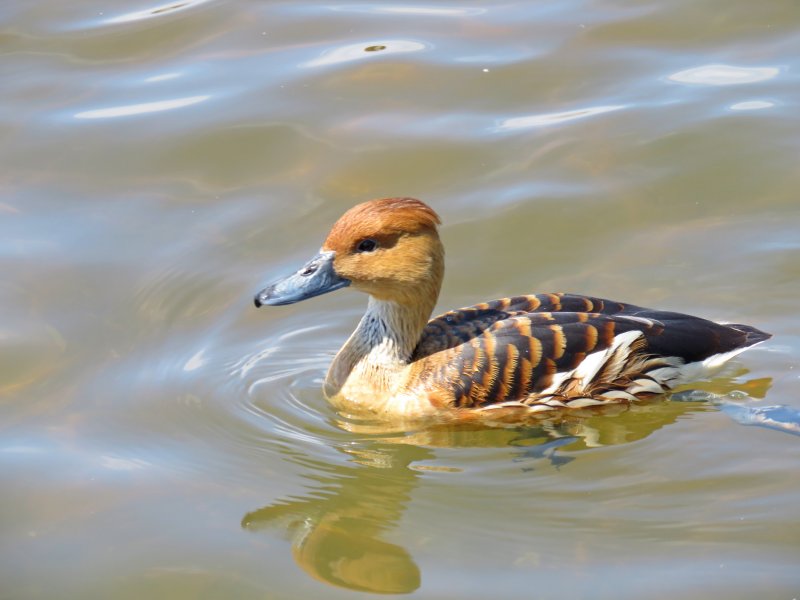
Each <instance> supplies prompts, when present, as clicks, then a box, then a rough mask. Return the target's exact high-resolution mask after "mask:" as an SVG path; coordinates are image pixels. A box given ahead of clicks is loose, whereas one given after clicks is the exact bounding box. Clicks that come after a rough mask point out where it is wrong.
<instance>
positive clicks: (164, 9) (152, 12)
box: [105, 0, 210, 25]
mask: <svg viewBox="0 0 800 600" xmlns="http://www.w3.org/2000/svg"><path fill="white" fill-rule="evenodd" d="M209 1H210V0H181V1H179V2H170V3H168V4H161V5H158V6H154V7H152V8H148V9H146V10H137V11H134V12H129V13H125V14H123V15H119V16H117V17H111V18H110V19H106V21H105V23H106V24H109V25H115V24H118V23H129V22H131V21H141V20H142V19H151V18H153V17H158V16H161V15H165V14H170V13H174V12H177V11H180V10H185V9H187V8H192V7H193V6H197V5H198V4H205V3H206V2H209Z"/></svg>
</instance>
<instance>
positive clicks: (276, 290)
mask: <svg viewBox="0 0 800 600" xmlns="http://www.w3.org/2000/svg"><path fill="white" fill-rule="evenodd" d="M439 223H440V220H439V216H438V215H437V214H436V213H435V212H434V211H433V209H432V208H430V207H429V206H428V205H427V204H425V203H424V202H421V201H419V200H415V199H414V198H383V199H380V200H370V201H369V202H364V203H363V204H359V205H357V206H354V207H353V208H351V209H350V210H348V211H347V212H346V213H345V214H344V215H342V217H341V218H340V219H339V220H338V221H337V222H336V223H335V224H334V226H333V227H332V228H331V231H330V233H329V234H328V237H327V238H326V239H325V242H324V243H323V245H322V251H321V252H320V254H319V255H317V256H315V257H314V258H313V259H312V260H311V261H310V262H309V263H307V264H306V265H305V266H304V267H303V268H302V269H300V270H299V271H298V272H297V273H295V274H293V275H290V276H289V277H287V278H285V279H283V280H281V281H279V282H277V283H275V284H273V285H272V286H270V287H268V288H266V289H265V290H263V291H262V292H260V293H259V294H258V295H257V296H256V306H261V305H262V304H289V303H292V302H298V301H299V300H304V299H305V298H310V297H312V296H317V295H319V294H323V293H325V292H329V291H333V290H334V289H338V288H340V287H344V286H347V285H352V286H353V287H355V288H356V289H359V290H361V291H363V292H366V293H368V294H370V295H371V296H374V297H375V298H377V299H379V300H389V301H394V302H397V303H399V304H414V303H419V302H420V300H421V299H424V300H425V303H426V304H427V303H428V301H429V300H430V299H431V297H432V299H433V301H434V302H435V299H436V297H437V296H438V294H439V288H440V286H441V281H442V276H443V274H444V250H443V248H442V244H441V241H440V240H439V235H438V233H437V231H436V226H437V225H438V224H439Z"/></svg>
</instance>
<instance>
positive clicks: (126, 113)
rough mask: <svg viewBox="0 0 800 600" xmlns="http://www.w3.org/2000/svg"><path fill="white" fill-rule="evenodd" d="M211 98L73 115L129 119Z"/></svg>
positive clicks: (106, 109)
mask: <svg viewBox="0 0 800 600" xmlns="http://www.w3.org/2000/svg"><path fill="white" fill-rule="evenodd" d="M210 97H211V96H208V95H206V96H189V97H187V98H174V99H172V100H158V101H156V102H144V103H142V104H127V105H124V106H112V107H109V108H98V109H94V110H86V111H83V112H79V113H76V114H75V118H76V119H114V118H117V117H131V116H133V115H142V114H147V113H154V112H163V111H165V110H174V109H176V108H183V107H185V106H191V105H192V104H198V103H200V102H203V101H205V100H208V99H209V98H210Z"/></svg>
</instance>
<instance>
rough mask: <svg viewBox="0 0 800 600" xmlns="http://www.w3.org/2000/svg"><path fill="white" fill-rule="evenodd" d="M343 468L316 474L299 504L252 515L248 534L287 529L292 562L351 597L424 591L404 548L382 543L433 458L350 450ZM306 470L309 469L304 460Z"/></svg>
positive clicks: (392, 450) (396, 450)
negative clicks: (418, 467)
mask: <svg viewBox="0 0 800 600" xmlns="http://www.w3.org/2000/svg"><path fill="white" fill-rule="evenodd" d="M340 450H341V451H343V452H345V453H347V454H348V455H349V458H350V461H348V464H346V465H338V466H337V467H336V468H335V470H334V469H332V468H330V467H326V466H322V465H320V467H321V468H322V469H324V470H325V471H327V472H324V473H316V474H315V475H314V479H316V480H317V481H318V482H319V484H318V486H315V487H314V488H313V489H311V490H309V492H308V494H306V495H305V496H301V497H299V498H289V499H286V500H281V501H279V502H276V503H275V504H272V505H270V506H265V507H264V508H260V509H258V510H255V511H253V512H250V513H248V514H246V515H245V516H244V519H242V526H243V527H244V528H246V529H250V530H259V529H263V528H265V527H270V526H272V527H275V526H277V527H280V528H285V529H286V531H287V532H288V533H289V535H290V537H291V541H292V554H293V555H294V559H295V562H297V564H298V565H299V566H300V567H301V568H302V569H303V570H304V571H305V572H306V573H308V574H309V575H311V576H312V577H314V578H316V579H319V580H321V581H324V582H326V583H330V584H333V585H336V586H340V587H345V588H349V589H353V590H360V591H367V592H379V593H389V594H402V593H408V592H413V591H414V590H416V589H417V588H418V587H419V584H420V572H419V568H418V567H417V565H416V563H415V562H414V560H413V559H412V558H411V555H410V554H409V553H408V552H407V551H406V550H405V549H404V548H402V547H401V546H398V545H396V544H392V543H390V542H387V541H385V540H383V539H382V536H383V534H384V533H385V532H386V531H387V530H388V529H391V528H392V527H393V526H394V525H395V524H396V523H397V522H398V521H399V519H400V517H401V516H402V513H403V511H404V510H405V507H406V504H407V503H408V499H409V494H410V492H411V490H412V489H414V487H416V484H417V478H418V477H419V472H418V471H415V470H414V469H412V468H410V466H411V464H412V463H414V462H417V461H423V460H428V459H430V458H431V457H432V454H431V451H430V450H428V449H425V448H421V447H417V446H408V445H391V444H385V443H380V442H377V443H373V444H371V445H370V447H369V449H367V448H366V447H365V446H362V447H361V448H356V447H349V446H345V447H342V448H340ZM304 463H306V464H308V461H307V460H305V461H304Z"/></svg>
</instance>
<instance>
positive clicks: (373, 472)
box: [241, 380, 769, 594]
mask: <svg viewBox="0 0 800 600" xmlns="http://www.w3.org/2000/svg"><path fill="white" fill-rule="evenodd" d="M716 383H717V389H720V385H721V386H722V387H723V388H724V387H725V385H726V384H725V382H724V381H723V382H721V383H720V382H719V381H718V382H716ZM729 385H730V386H732V387H736V388H740V389H741V388H744V389H748V391H752V392H753V393H754V394H755V395H758V394H762V393H764V392H765V391H766V389H767V388H768V387H769V381H768V380H755V381H752V382H746V383H744V384H742V383H741V382H738V384H737V383H736V382H734V381H733V380H731V382H730V384H729ZM684 400H686V399H684ZM707 410H715V409H714V408H713V407H712V406H711V405H709V403H708V402H702V401H694V402H692V401H681V402H670V401H655V402H649V403H641V404H637V405H634V406H631V407H622V406H613V407H607V408H606V409H605V410H601V411H597V410H595V411H593V412H592V413H584V415H583V416H575V414H574V413H570V414H569V415H562V416H560V417H557V418H555V419H553V420H548V421H541V422H539V423H538V424H537V425H536V426H530V427H516V428H508V429H487V428H481V427H478V426H473V427H464V426H459V427H456V426H452V425H450V426H447V425H440V426H436V427H431V428H427V429H424V430H421V431H416V432H407V433H406V434H404V435H398V433H397V432H396V431H392V430H387V432H386V437H384V438H371V439H370V438H366V439H364V438H362V439H358V440H351V441H348V442H344V443H341V442H339V443H338V445H337V450H338V451H339V452H340V453H342V455H344V456H345V457H346V461H344V462H343V464H332V463H330V462H325V463H323V462H320V461H317V460H314V459H313V458H311V457H310V456H307V455H303V454H302V453H300V452H298V451H297V450H290V449H284V450H283V452H284V453H286V454H287V456H288V458H289V460H291V461H292V462H293V463H295V464H297V465H298V466H300V467H301V468H302V469H303V470H304V471H305V472H306V475H305V476H306V477H307V478H308V479H311V480H313V481H314V484H312V486H310V488H309V489H308V490H307V491H306V493H304V494H303V495H301V496H290V497H287V498H284V499H280V500H277V501H276V502H273V503H272V504H269V505H267V506H264V507H262V508H259V509H256V510H253V511H251V512H249V513H247V514H246V515H245V516H244V517H243V519H242V522H241V525H242V527H243V528H245V529H247V530H250V531H262V530H266V529H279V530H283V531H285V532H286V534H287V535H288V536H289V539H290V540H291V545H292V555H293V557H294V560H295V562H296V563H297V565H298V566H299V567H300V568H301V569H302V570H303V571H305V572H306V573H307V574H308V575H310V576H311V577H313V578H315V579H317V580H319V581H322V582H325V583H328V584H331V585H334V586H337V587H344V588H348V589H352V590H358V591H366V592H374V593H394V594H401V593H410V592H413V591H414V590H416V589H417V588H418V587H419V586H420V584H421V577H422V576H421V572H420V568H419V566H418V565H417V563H416V562H415V560H414V557H413V556H412V554H411V553H410V552H409V551H408V549H406V548H404V547H403V546H401V545H398V544H396V543H392V542H390V541H387V540H386V539H385V537H387V536H388V535H389V534H390V532H391V531H392V529H394V528H396V527H397V525H398V523H399V522H400V520H401V518H402V515H403V513H404V511H405V510H406V508H407V506H408V504H409V501H410V498H411V493H412V491H413V490H414V489H415V488H416V487H417V486H418V485H419V484H420V480H421V477H422V473H430V472H442V471H444V472H453V471H460V470H461V469H460V468H459V467H453V466H449V465H440V464H436V462H437V454H436V449H437V448H454V447H470V448H487V449H489V448H493V449H495V450H496V449H498V448H507V449H508V453H507V454H503V455H502V456H505V457H506V458H505V460H502V459H501V462H500V463H499V464H497V465H494V466H492V468H498V469H502V468H507V467H508V466H509V464H511V465H513V466H514V467H515V468H518V469H519V476H520V477H524V476H525V474H526V473H530V472H534V471H538V470H541V469H554V470H560V469H562V468H568V467H569V464H570V463H571V462H572V461H575V460H577V459H578V458H579V455H578V453H579V452H581V451H590V450H591V449H592V448H595V447H599V446H608V445H616V444H626V443H629V442H634V441H638V440H642V439H644V438H646V437H648V436H649V435H651V434H652V433H653V432H655V431H658V430H659V429H661V428H663V427H665V426H667V425H670V424H672V423H674V422H676V421H677V420H678V419H681V418H684V417H686V416H688V415H690V414H692V413H698V412H703V411H707ZM587 414H588V416H587ZM339 425H340V426H342V427H345V428H347V429H348V430H351V431H352V430H354V429H360V430H361V431H362V432H365V431H367V430H369V432H370V433H372V434H373V435H374V434H375V433H376V432H377V431H379V426H378V425H377V424H375V423H373V424H372V426H371V427H369V426H368V425H367V424H355V425H354V422H353V421H350V420H341V421H340V423H339ZM451 460H458V459H457V458H456V459H452V458H451ZM309 467H310V470H309Z"/></svg>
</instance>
